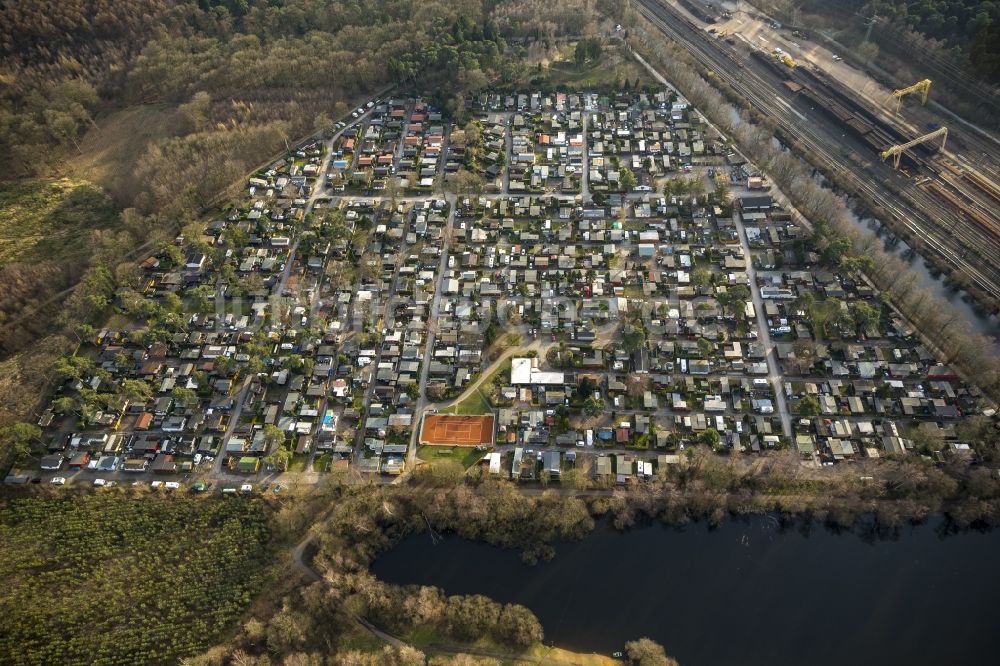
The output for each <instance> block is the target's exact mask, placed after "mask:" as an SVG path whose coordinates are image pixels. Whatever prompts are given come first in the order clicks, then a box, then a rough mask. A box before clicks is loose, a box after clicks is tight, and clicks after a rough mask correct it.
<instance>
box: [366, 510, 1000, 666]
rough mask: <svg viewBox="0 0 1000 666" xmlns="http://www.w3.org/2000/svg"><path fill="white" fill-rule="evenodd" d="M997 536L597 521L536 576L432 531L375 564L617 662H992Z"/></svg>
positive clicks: (758, 521)
mask: <svg viewBox="0 0 1000 666" xmlns="http://www.w3.org/2000/svg"><path fill="white" fill-rule="evenodd" d="M998 556H1000V532H985V533H982V532H974V531H973V532H962V533H958V534H947V536H946V530H945V528H944V523H943V521H941V520H939V519H936V520H933V521H931V522H928V523H925V524H922V525H918V526H907V527H904V528H901V529H899V530H898V531H896V532H894V533H892V534H891V535H888V536H887V535H884V534H883V535H877V534H876V533H875V530H874V529H872V528H870V526H869V528H868V529H856V530H854V531H852V532H839V531H831V530H829V529H827V528H826V527H823V526H821V525H816V524H813V525H811V526H810V525H807V524H805V523H799V524H796V525H793V526H783V525H781V524H779V522H778V521H777V520H776V519H775V518H773V517H771V516H755V517H750V518H738V519H731V520H728V521H726V522H724V523H723V524H722V525H721V526H719V527H717V528H710V527H708V526H707V525H706V524H704V523H696V524H692V525H688V526H685V527H682V528H672V527H665V526H662V525H655V526H651V527H645V528H641V529H634V530H631V531H628V532H625V533H620V532H617V531H615V530H613V529H611V528H610V527H608V526H607V525H605V524H599V525H598V527H597V528H596V529H595V531H594V533H593V534H592V535H590V536H589V537H587V538H586V539H584V540H582V541H579V542H574V543H564V544H559V545H558V547H557V554H556V558H555V559H554V560H553V561H551V562H547V563H543V564H539V565H537V566H534V567H529V566H526V565H524V564H522V563H521V561H520V559H519V556H518V554H517V553H516V552H514V551H510V550H503V549H500V548H496V547H493V546H489V545H486V544H483V543H474V542H470V541H465V540H463V539H460V538H458V537H448V538H445V539H444V540H442V541H440V542H439V543H437V544H436V545H435V544H434V543H433V542H432V541H431V538H430V536H429V535H428V534H426V533H424V534H420V535H417V536H413V537H410V538H409V539H407V540H405V541H403V542H402V543H400V544H399V545H398V546H396V547H395V548H393V549H392V550H390V551H388V552H387V553H384V554H383V555H382V556H380V557H379V558H378V560H377V561H376V562H375V564H374V566H373V567H372V568H373V571H374V573H375V574H376V575H377V576H378V577H379V578H381V579H382V580H385V581H388V582H390V583H398V584H424V585H434V586H437V587H440V588H442V589H443V590H444V591H445V592H446V593H448V594H485V595H487V596H489V597H492V598H493V599H496V600H497V601H501V602H505V603H509V602H516V603H519V604H523V605H525V606H527V607H528V608H530V609H531V610H532V611H534V612H535V614H536V615H537V616H538V618H539V620H540V621H541V623H542V626H543V627H544V628H545V640H546V642H547V643H555V644H557V645H560V646H562V647H567V648H570V649H573V650H576V651H581V652H592V651H593V652H598V653H604V654H610V653H611V652H613V651H615V650H619V649H622V646H623V645H624V643H625V642H626V641H628V640H632V639H635V638H639V637H642V636H648V637H650V638H652V639H654V640H656V641H658V642H659V643H661V644H662V645H664V647H665V648H666V650H667V653H668V654H670V655H672V656H674V657H675V658H677V659H678V660H679V661H680V663H681V664H682V666H702V665H712V666H715V665H720V664H740V665H743V666H752V665H755V664H761V665H764V664H767V665H769V666H773V665H776V664H808V665H811V666H822V665H824V664H830V665H837V666H842V665H844V664H908V665H909V666H914V665H918V664H928V665H930V664H935V665H939V664H980V663H996V662H997V658H998V657H997V654H998V650H1000V632H998V631H997V630H996V626H995V618H996V610H995V609H996V602H997V599H998V598H1000V570H998V569H997V567H996V562H997V559H998Z"/></svg>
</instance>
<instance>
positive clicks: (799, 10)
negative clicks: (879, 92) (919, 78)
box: [760, 0, 1000, 84]
mask: <svg viewBox="0 0 1000 666" xmlns="http://www.w3.org/2000/svg"><path fill="white" fill-rule="evenodd" d="M760 5H761V7H763V8H765V9H767V10H768V11H776V12H777V13H779V14H780V15H782V16H783V17H784V18H786V19H787V20H789V21H791V23H792V24H794V25H796V26H798V25H810V23H811V22H810V21H809V20H807V19H808V15H813V16H816V17H823V18H825V19H830V21H829V25H828V27H829V28H830V29H831V30H833V31H837V32H840V33H842V36H840V37H838V39H840V40H842V41H843V43H845V44H848V45H849V46H856V45H857V44H858V43H860V42H861V41H862V40H863V38H865V36H866V35H868V34H869V24H870V23H871V24H872V26H871V33H870V35H871V38H872V40H873V41H874V42H875V43H876V44H877V45H878V46H879V47H880V48H881V49H882V50H884V51H886V52H889V53H893V54H894V55H897V56H899V57H902V58H903V60H904V61H905V60H907V59H914V60H915V62H914V63H913V64H922V65H924V66H927V67H934V70H937V71H938V72H940V73H941V74H947V72H948V70H949V68H953V69H952V70H951V73H952V74H955V73H956V72H964V73H967V74H970V75H972V76H974V77H976V78H978V79H979V80H980V81H982V82H985V83H989V84H997V83H1000V3H998V2H995V0H937V1H931V0H846V1H845V2H822V1H819V0H762V1H761V2H760ZM914 38H916V40H917V41H919V46H918V45H917V44H916V43H915V40H914ZM938 61H940V62H938ZM934 70H932V71H934Z"/></svg>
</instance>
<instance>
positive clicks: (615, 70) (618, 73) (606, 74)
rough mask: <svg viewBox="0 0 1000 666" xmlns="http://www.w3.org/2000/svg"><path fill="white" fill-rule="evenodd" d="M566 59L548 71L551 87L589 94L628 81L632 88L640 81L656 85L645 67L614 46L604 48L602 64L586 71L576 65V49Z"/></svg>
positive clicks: (546, 72)
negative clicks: (574, 56)
mask: <svg viewBox="0 0 1000 666" xmlns="http://www.w3.org/2000/svg"><path fill="white" fill-rule="evenodd" d="M564 57H565V60H557V61H555V62H552V63H551V64H549V66H548V67H547V68H545V70H544V72H545V74H546V75H547V78H548V79H549V83H550V84H551V85H554V86H565V87H568V88H576V89H580V90H587V89H593V88H602V87H611V86H615V85H618V84H621V83H622V82H624V81H626V80H627V81H628V82H629V84H630V85H632V84H634V82H635V80H636V79H638V80H639V84H640V85H645V84H655V83H656V82H655V81H653V79H652V78H651V77H650V76H649V73H648V72H647V71H646V69H645V68H644V67H643V66H642V65H640V64H639V63H637V62H636V61H635V60H633V59H632V58H630V57H629V56H628V55H626V54H625V53H623V52H622V50H621V47H620V46H617V45H614V44H605V45H604V52H603V54H602V55H601V60H600V62H597V63H593V64H591V65H589V66H586V67H583V68H579V67H577V66H576V63H575V62H574V61H573V51H572V49H570V50H568V51H567V53H566V55H565V56H564Z"/></svg>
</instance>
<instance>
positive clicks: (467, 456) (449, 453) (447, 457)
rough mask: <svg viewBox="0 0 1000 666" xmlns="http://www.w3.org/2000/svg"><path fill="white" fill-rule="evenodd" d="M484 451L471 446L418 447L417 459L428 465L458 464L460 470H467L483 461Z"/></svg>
mask: <svg viewBox="0 0 1000 666" xmlns="http://www.w3.org/2000/svg"><path fill="white" fill-rule="evenodd" d="M485 455H486V451H476V449H475V447H472V446H455V447H452V448H448V447H444V446H419V447H417V457H418V458H420V459H421V460H422V461H424V462H425V463H427V464H428V465H432V466H433V465H435V464H438V465H441V464H444V463H458V464H459V465H461V466H462V469H469V468H470V467H472V466H473V465H475V464H476V463H477V462H479V461H480V460H482V459H483V457H484V456H485Z"/></svg>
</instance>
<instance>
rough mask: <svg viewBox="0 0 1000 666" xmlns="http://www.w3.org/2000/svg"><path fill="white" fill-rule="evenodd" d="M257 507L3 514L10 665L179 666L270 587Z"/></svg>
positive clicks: (28, 503)
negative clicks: (152, 665)
mask: <svg viewBox="0 0 1000 666" xmlns="http://www.w3.org/2000/svg"><path fill="white" fill-rule="evenodd" d="M269 540H270V539H269V529H268V510H267V507H265V506H264V505H262V504H259V503H257V502H252V501H251V502H246V501H240V500H233V501H226V500H219V499H208V500H203V499H194V498H187V497H180V496H178V497H163V498H155V497H142V498H139V497H135V498H130V497H127V496H125V495H122V494H118V493H115V492H112V491H108V492H106V493H102V494H89V495H87V494H81V495H74V496H66V495H63V496H61V497H59V498H55V497H49V496H44V495H38V494H36V495H34V496H23V497H18V498H14V499H8V500H4V501H3V503H2V504H0V550H2V552H0V581H2V584H3V587H4V594H3V595H2V597H0V614H2V615H3V618H4V621H3V622H0V655H2V659H0V660H2V661H3V662H4V663H5V664H56V663H61V664H67V663H90V664H148V663H167V662H176V661H177V660H178V659H179V658H180V657H181V656H183V655H186V654H190V653H192V652H196V651H199V650H203V649H205V648H206V647H207V646H208V645H211V643H212V642H213V641H215V640H218V639H219V637H220V634H221V632H222V631H224V630H225V629H226V628H227V627H228V626H229V625H230V624H231V623H232V622H234V621H235V620H236V619H237V618H238V617H240V616H241V615H242V614H243V613H244V612H245V611H246V609H247V608H248V606H249V605H250V602H251V599H252V598H254V597H255V596H256V595H257V594H258V592H259V590H260V589H261V586H262V585H263V584H264V583H265V569H266V566H267V565H268V563H269V558H268V555H269V552H270V549H269V546H268V543H269Z"/></svg>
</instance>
